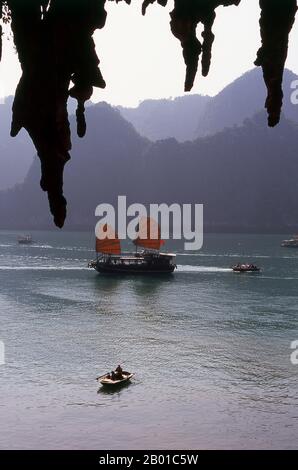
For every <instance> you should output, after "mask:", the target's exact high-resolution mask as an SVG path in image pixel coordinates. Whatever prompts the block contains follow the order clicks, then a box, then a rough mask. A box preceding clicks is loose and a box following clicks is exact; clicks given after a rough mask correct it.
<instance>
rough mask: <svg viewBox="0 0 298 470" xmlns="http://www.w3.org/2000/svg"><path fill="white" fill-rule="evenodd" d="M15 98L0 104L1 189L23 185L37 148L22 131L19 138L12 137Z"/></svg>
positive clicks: (10, 97)
mask: <svg viewBox="0 0 298 470" xmlns="http://www.w3.org/2000/svg"><path fill="white" fill-rule="evenodd" d="M12 102H13V97H12V96H9V97H8V98H6V99H5V100H4V102H1V103H0V168H1V171H0V189H6V188H10V187H11V186H14V185H15V184H17V183H22V182H23V181H24V178H25V176H26V174H27V173H28V170H29V168H30V165H31V163H32V160H33V155H34V153H35V148H34V146H33V144H32V142H31V140H30V138H29V136H28V134H27V132H25V131H24V130H22V131H21V132H20V133H19V135H18V136H17V137H14V138H12V137H10V125H11V114H12V112H11V107H12Z"/></svg>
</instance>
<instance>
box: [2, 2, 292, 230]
mask: <svg viewBox="0 0 298 470" xmlns="http://www.w3.org/2000/svg"><path fill="white" fill-rule="evenodd" d="M109 1H114V2H116V3H119V2H121V1H124V2H126V3H127V4H130V3H131V0H109ZM106 2H107V0H88V1H86V0H26V1H25V0H0V14H1V17H2V23H7V22H10V21H11V27H12V31H13V34H14V42H15V45H16V49H17V52H18V56H19V60H20V63H21V67H22V72H23V73H22V77H21V79H20V82H19V84H18V87H17V90H16V94H15V100H14V104H13V119H12V126H11V135H12V136H15V135H17V133H18V132H19V131H20V129H21V128H25V129H26V130H27V131H28V133H29V134H30V136H31V138H32V141H33V143H34V145H35V147H36V149H37V153H38V156H39V158H40V161H41V170H42V176H41V187H42V189H43V190H44V191H46V192H47V194H48V199H49V204H50V209H51V212H52V214H53V216H54V221H55V224H56V225H57V226H59V227H62V226H63V224H64V220H65V217H66V200H65V198H64V195H63V169H64V165H65V163H66V162H67V161H68V160H69V159H70V155H69V152H70V149H71V137H70V128H69V121H68V114H67V100H68V98H69V96H72V97H73V98H75V99H76V100H77V102H78V107H77V111H76V117H77V133H78V135H79V136H80V137H83V136H84V135H85V133H86V127H87V126H86V121H85V116H84V111H85V101H86V100H88V99H89V98H90V97H91V95H92V92H93V87H100V88H104V87H105V81H104V78H103V76H102V74H101V71H100V69H99V59H98V57H97V54H96V51H95V44H94V41H93V38H92V35H93V33H94V31H95V30H96V29H100V28H103V27H104V25H105V22H106V16H107V13H106V11H105V5H106ZM240 2H241V0H225V1H224V0H223V1H220V0H187V1H186V0H174V9H173V11H172V12H171V13H170V27H171V30H172V33H173V34H174V36H175V37H176V38H177V39H179V41H180V43H181V46H182V50H183V57H184V61H185V64H186V78H185V90H186V91H189V90H191V88H192V87H193V83H194V80H195V77H196V74H197V69H198V65H199V59H200V57H201V59H202V60H201V65H202V74H203V76H206V75H207V74H208V72H209V69H210V64H211V58H212V45H213V42H214V34H213V32H212V27H213V24H214V21H215V18H216V8H217V7H219V6H230V5H239V4H240ZM154 3H158V4H159V5H161V6H163V7H165V6H166V5H167V3H168V2H167V0H144V1H143V2H142V13H143V15H144V14H145V13H146V10H147V8H148V7H149V5H151V4H154ZM260 7H261V19H260V27H261V36H262V47H261V48H260V50H259V52H258V56H257V61H256V65H260V66H262V68H263V73H264V80H265V83H266V86H267V89H268V98H267V101H266V108H267V110H268V114H269V125H270V126H274V125H275V124H277V122H278V121H279V117H280V112H281V106H282V99H283V96H282V78H283V70H284V65H285V60H286V57H287V51H288V37H289V33H290V31H291V28H292V26H293V23H294V19H295V14H296V10H297V4H296V0H260ZM0 19H1V18H0ZM200 23H201V24H202V25H203V28H204V30H203V33H202V40H199V38H197V36H196V28H197V26H198V24H200ZM0 33H2V31H0ZM1 36H2V35H1ZM1 36H0V53H1V39H2V37H1Z"/></svg>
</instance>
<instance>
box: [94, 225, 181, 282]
mask: <svg viewBox="0 0 298 470" xmlns="http://www.w3.org/2000/svg"><path fill="white" fill-rule="evenodd" d="M152 228H153V229H154V230H156V234H157V236H156V237H155V238H150V235H149V236H147V234H151V233H152ZM102 230H103V234H106V235H105V237H104V236H102V237H100V239H99V238H96V253H97V257H96V260H94V261H91V263H89V267H90V268H93V269H95V270H96V271H97V272H99V273H103V274H117V273H118V274H168V273H173V272H174V271H175V269H176V268H177V266H176V255H175V254H170V253H160V248H161V246H162V245H163V244H164V241H163V240H161V232H160V227H159V225H158V224H157V222H155V221H154V220H153V219H150V218H145V217H144V218H142V219H140V222H139V227H138V233H139V236H138V238H137V239H136V240H134V244H135V246H136V252H135V253H133V254H127V255H126V254H121V244H120V240H119V238H118V235H117V233H115V231H114V230H113V228H112V227H110V226H108V225H107V224H105V225H104V226H103V227H102ZM138 247H141V248H142V251H141V252H138V251H137V250H138Z"/></svg>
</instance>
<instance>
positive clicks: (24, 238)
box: [18, 235, 33, 245]
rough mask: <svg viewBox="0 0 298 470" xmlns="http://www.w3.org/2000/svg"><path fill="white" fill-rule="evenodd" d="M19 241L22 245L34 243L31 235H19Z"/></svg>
mask: <svg viewBox="0 0 298 470" xmlns="http://www.w3.org/2000/svg"><path fill="white" fill-rule="evenodd" d="M18 243H19V244H20V245H30V244H31V243H33V240H32V236H31V235H20V236H19V237H18Z"/></svg>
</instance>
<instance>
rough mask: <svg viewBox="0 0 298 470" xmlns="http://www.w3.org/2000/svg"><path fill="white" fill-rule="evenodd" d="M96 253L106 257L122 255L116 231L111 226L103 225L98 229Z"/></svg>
mask: <svg viewBox="0 0 298 470" xmlns="http://www.w3.org/2000/svg"><path fill="white" fill-rule="evenodd" d="M97 234H98V237H97V238H96V252H97V253H103V254H106V255H120V254H121V245H120V241H119V238H118V235H117V233H116V232H115V230H114V229H113V228H112V227H110V226H109V225H107V224H105V225H101V226H99V228H98V229H97Z"/></svg>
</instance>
